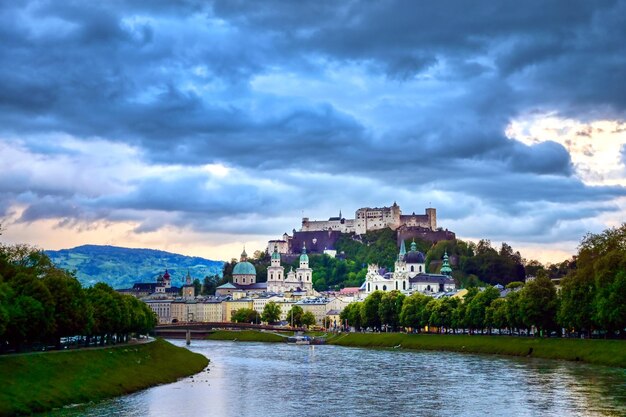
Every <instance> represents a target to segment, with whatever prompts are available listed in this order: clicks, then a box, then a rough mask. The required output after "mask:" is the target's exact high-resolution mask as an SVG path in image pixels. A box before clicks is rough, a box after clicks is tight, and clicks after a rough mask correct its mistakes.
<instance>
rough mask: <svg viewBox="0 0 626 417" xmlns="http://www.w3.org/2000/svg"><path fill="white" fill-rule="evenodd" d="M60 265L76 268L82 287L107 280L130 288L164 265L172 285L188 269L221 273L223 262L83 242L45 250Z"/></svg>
mask: <svg viewBox="0 0 626 417" xmlns="http://www.w3.org/2000/svg"><path fill="white" fill-rule="evenodd" d="M46 254H47V255H48V256H49V257H50V259H51V260H52V262H53V263H54V264H55V265H56V266H58V267H59V268H63V269H67V270H70V271H74V270H75V271H76V277H77V278H78V280H79V281H80V282H81V284H82V285H83V286H91V285H93V284H95V283H97V282H104V283H107V284H109V285H110V286H112V287H113V288H116V289H119V288H129V287H132V286H133V284H134V283H136V282H156V277H157V276H158V275H159V274H162V273H163V271H164V270H165V268H167V269H168V271H169V273H170V275H171V276H172V285H176V286H178V285H181V284H182V283H183V279H184V277H185V276H186V275H187V270H189V273H190V274H191V277H192V278H194V279H196V278H197V279H199V280H200V281H202V279H203V278H204V277H205V276H212V275H218V276H221V275H222V267H223V262H222V261H212V260H209V259H204V258H200V257H195V256H184V255H179V254H176V253H170V252H165V251H160V250H153V249H131V248H122V247H118V246H100V245H83V246H78V247H75V248H72V249H63V250H59V251H51V250H49V251H46Z"/></svg>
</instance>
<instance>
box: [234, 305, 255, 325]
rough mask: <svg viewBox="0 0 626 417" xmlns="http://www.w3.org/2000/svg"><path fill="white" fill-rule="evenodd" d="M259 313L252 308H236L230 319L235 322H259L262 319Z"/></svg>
mask: <svg viewBox="0 0 626 417" xmlns="http://www.w3.org/2000/svg"><path fill="white" fill-rule="evenodd" d="M259 319H260V317H259V313H257V311H256V310H253V309H251V308H240V309H239V310H235V312H234V313H233V314H232V316H231V318H230V321H232V322H233V323H257V322H259V321H260V320H259Z"/></svg>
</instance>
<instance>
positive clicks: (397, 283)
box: [396, 281, 398, 290]
mask: <svg viewBox="0 0 626 417" xmlns="http://www.w3.org/2000/svg"><path fill="white" fill-rule="evenodd" d="M397 289H398V281H396V290H397Z"/></svg>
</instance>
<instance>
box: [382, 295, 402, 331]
mask: <svg viewBox="0 0 626 417" xmlns="http://www.w3.org/2000/svg"><path fill="white" fill-rule="evenodd" d="M405 298H406V296H405V295H404V294H402V293H401V292H400V291H390V292H386V293H385V294H384V295H383V296H382V298H381V300H380V304H379V306H378V316H379V317H380V322H381V323H382V324H384V325H386V326H389V327H391V329H392V331H396V329H397V328H398V327H399V326H400V312H401V311H402V303H403V301H404V299H405Z"/></svg>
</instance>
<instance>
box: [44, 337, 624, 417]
mask: <svg viewBox="0 0 626 417" xmlns="http://www.w3.org/2000/svg"><path fill="white" fill-rule="evenodd" d="M172 343H174V344H177V345H179V346H183V345H184V341H181V340H174V341H172ZM190 349H191V350H193V351H194V352H199V353H202V354H203V355H206V356H207V357H208V358H210V359H211V363H210V365H209V367H208V370H205V371H203V372H201V373H199V374H197V375H195V376H194V377H193V378H185V379H182V380H180V381H178V382H175V383H172V384H168V385H162V386H159V387H154V388H150V389H147V390H145V391H141V392H138V393H135V394H131V395H127V396H124V397H120V398H116V399H112V400H108V401H104V402H101V403H98V404H95V405H93V404H92V405H87V406H79V407H75V408H71V409H64V410H59V411H57V412H56V413H54V414H53V415H57V416H155V417H156V416H233V417H235V416H236V417H247V416H254V417H257V416H357V415H359V416H360V415H371V416H483V415H490V416H626V370H622V369H614V368H606V367H600V366H592V365H584V364H579V363H568V362H561V361H550V360H540V359H527V358H509V357H499V356H486V355H471V354H459V353H448V352H412V351H403V350H372V349H357V348H343V347H338V346H315V347H313V346H295V345H287V344H266V343H247V342H246V343H244V342H230V341H224V342H222V341H196V340H194V341H192V345H191V347H190Z"/></svg>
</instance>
